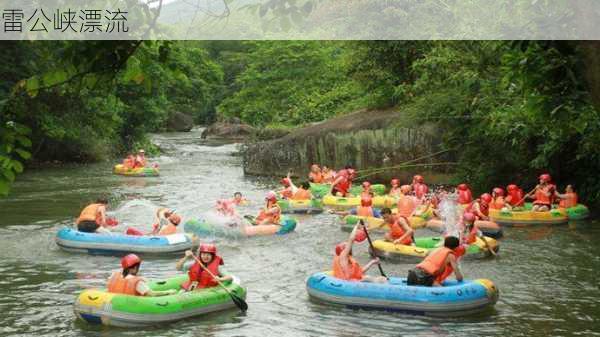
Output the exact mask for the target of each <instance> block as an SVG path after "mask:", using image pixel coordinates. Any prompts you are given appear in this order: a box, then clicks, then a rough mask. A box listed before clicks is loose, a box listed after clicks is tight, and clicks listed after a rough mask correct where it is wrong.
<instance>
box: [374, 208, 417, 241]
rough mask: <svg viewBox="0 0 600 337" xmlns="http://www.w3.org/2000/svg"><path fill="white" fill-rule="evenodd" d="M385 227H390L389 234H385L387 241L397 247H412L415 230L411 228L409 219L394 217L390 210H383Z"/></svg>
mask: <svg viewBox="0 0 600 337" xmlns="http://www.w3.org/2000/svg"><path fill="white" fill-rule="evenodd" d="M381 215H382V216H383V220H384V225H388V227H389V228H390V230H389V232H387V233H385V240H386V241H390V242H393V243H394V244H396V245H398V244H399V245H412V244H413V241H414V240H413V234H414V230H413V229H412V228H411V227H410V224H409V222H408V219H406V218H405V217H404V216H401V215H399V216H394V215H393V214H392V211H391V210H390V209H389V208H383V209H382V210H381Z"/></svg>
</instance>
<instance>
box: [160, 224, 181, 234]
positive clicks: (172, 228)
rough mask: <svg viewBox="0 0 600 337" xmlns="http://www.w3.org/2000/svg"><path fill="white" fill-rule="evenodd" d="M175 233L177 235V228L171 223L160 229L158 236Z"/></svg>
mask: <svg viewBox="0 0 600 337" xmlns="http://www.w3.org/2000/svg"><path fill="white" fill-rule="evenodd" d="M175 233H177V226H175V225H173V224H172V223H169V224H168V225H166V226H164V227H163V228H161V230H160V232H158V235H171V234H175Z"/></svg>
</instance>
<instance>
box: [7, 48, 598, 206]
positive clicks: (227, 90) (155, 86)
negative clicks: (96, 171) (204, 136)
mask: <svg viewBox="0 0 600 337" xmlns="http://www.w3.org/2000/svg"><path fill="white" fill-rule="evenodd" d="M581 44H582V43H581V42H560V41H548V42H541V41H540V42H527V41H522V42H510V41H435V42H431V41H429V42H428V41H349V42H342V41H337V42H336V41H248V42H240V41H206V42H193V41H190V42H175V41H166V42H143V43H140V42H136V41H104V42H102V41H100V42H92V41H88V42H2V47H3V50H4V51H5V56H4V57H5V62H4V63H3V64H2V65H0V78H2V81H0V111H1V115H0V131H1V132H2V137H1V138H0V141H1V143H0V145H1V146H0V164H1V165H2V166H1V167H2V176H1V180H0V183H3V184H4V185H0V193H5V192H6V189H7V188H6V187H5V186H7V185H6V183H8V182H10V181H12V180H14V176H15V174H17V173H19V172H20V171H22V168H23V165H22V163H23V162H24V161H25V160H27V159H29V158H30V157H31V156H33V158H34V159H37V160H41V161H45V160H76V161H90V160H98V159H102V158H104V157H107V156H108V155H111V154H114V153H115V152H121V151H124V150H127V149H130V148H133V147H136V146H139V144H144V146H148V145H147V143H146V138H145V136H146V134H147V132H151V131H160V130H163V129H164V128H165V126H166V122H167V120H168V118H169V115H170V114H172V113H173V112H176V111H177V112H184V113H187V114H191V115H193V116H194V119H195V120H196V122H199V123H206V122H211V121H214V120H215V119H218V118H222V119H225V118H229V117H237V118H239V119H241V120H242V121H244V122H246V123H249V124H252V125H255V126H261V127H264V126H266V127H273V126H285V127H293V126H298V125H302V124H306V123H311V122H315V121H321V120H324V119H327V118H329V117H331V116H334V115H336V114H340V113H344V112H348V111H352V110H355V109H358V108H362V107H372V108H378V107H390V106H396V107H397V108H398V110H399V111H403V112H404V116H405V117H406V116H409V117H410V119H409V120H412V123H413V125H415V126H418V125H420V124H421V123H423V122H426V121H427V122H433V123H435V124H437V125H438V127H439V129H440V130H442V132H441V136H442V139H443V144H444V146H446V147H447V148H449V149H456V148H459V149H460V151H456V153H455V157H456V159H457V160H458V161H459V163H460V166H459V171H458V173H459V174H458V176H457V179H461V180H462V179H465V180H468V181H470V182H471V183H473V184H474V186H475V187H476V188H477V189H480V190H483V189H489V187H490V186H492V185H505V184H507V183H509V182H511V181H513V180H515V181H516V182H517V183H520V184H522V185H524V186H529V185H531V184H533V183H534V178H535V176H536V175H537V174H538V173H540V172H542V171H549V172H550V173H552V174H553V175H554V177H555V178H556V180H557V181H559V182H561V183H574V184H575V186H576V188H577V189H578V190H579V192H581V194H582V195H583V196H584V198H587V200H588V201H591V202H596V203H597V202H598V201H599V200H600V194H599V193H600V192H598V191H600V181H599V180H598V179H595V173H596V171H597V170H598V168H599V166H600V165H599V163H600V155H599V153H600V148H599V146H600V145H599V144H600V116H599V113H598V110H597V109H595V108H594V106H593V104H592V103H591V102H592V95H591V94H590V89H589V88H590V85H589V83H588V82H587V81H586V80H585V79H586V78H588V77H586V75H587V72H589V71H592V70H590V66H589V65H588V63H589V62H587V61H586V60H588V59H586V58H585V57H584V56H585V55H583V54H582V47H581ZM592 54H593V53H592ZM402 121H403V122H406V118H402Z"/></svg>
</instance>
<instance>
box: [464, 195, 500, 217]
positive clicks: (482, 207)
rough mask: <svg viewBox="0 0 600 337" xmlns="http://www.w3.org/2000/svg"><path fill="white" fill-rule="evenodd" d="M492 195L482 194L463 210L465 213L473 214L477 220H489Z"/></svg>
mask: <svg viewBox="0 0 600 337" xmlns="http://www.w3.org/2000/svg"><path fill="white" fill-rule="evenodd" d="M492 200H493V198H492V195H491V194H489V193H483V194H482V195H481V196H480V197H479V199H476V200H475V201H473V203H471V204H470V205H469V206H467V207H466V208H465V212H471V213H473V214H475V216H476V217H477V220H489V219H490V217H489V215H490V204H491V203H492Z"/></svg>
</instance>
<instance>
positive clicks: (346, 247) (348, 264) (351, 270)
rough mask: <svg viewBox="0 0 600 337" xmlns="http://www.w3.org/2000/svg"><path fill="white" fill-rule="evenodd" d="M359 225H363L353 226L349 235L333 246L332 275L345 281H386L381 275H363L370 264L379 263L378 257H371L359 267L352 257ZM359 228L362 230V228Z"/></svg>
mask: <svg viewBox="0 0 600 337" xmlns="http://www.w3.org/2000/svg"><path fill="white" fill-rule="evenodd" d="M359 227H363V226H362V225H360V224H357V225H356V226H354V228H353V229H352V232H351V233H350V236H348V240H347V241H346V242H342V243H339V244H337V245H336V246H335V256H334V257H333V268H332V270H333V277H335V278H338V279H341V280H346V281H355V282H376V283H386V282H387V278H385V277H383V276H376V277H373V276H369V275H365V273H366V272H367V271H368V270H369V269H370V268H371V267H372V266H374V265H376V264H379V258H375V259H372V260H371V261H369V263H367V264H366V265H365V266H364V267H361V266H360V264H359V263H358V262H357V261H356V260H355V259H354V258H353V257H352V245H353V244H354V241H355V239H356V237H357V234H358V233H359ZM361 230H362V231H364V228H363V229H361Z"/></svg>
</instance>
